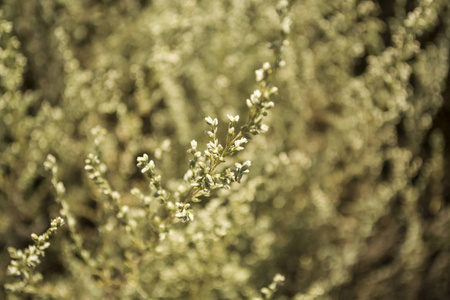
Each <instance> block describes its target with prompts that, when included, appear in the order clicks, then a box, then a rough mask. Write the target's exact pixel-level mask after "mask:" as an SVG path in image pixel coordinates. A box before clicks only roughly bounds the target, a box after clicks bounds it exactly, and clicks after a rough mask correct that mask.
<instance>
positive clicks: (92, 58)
mask: <svg viewBox="0 0 450 300" xmlns="http://www.w3.org/2000/svg"><path fill="white" fill-rule="evenodd" d="M289 5H290V12H289V15H290V17H291V19H292V28H291V34H290V37H289V42H290V45H289V47H288V48H287V49H286V52H285V61H286V67H285V68H283V69H282V70H281V71H280V72H279V73H278V74H277V77H276V82H275V85H276V86H278V88H279V95H278V96H276V99H275V108H274V109H273V110H272V111H271V112H270V114H269V116H268V119H267V121H266V124H268V125H269V127H270V130H269V132H268V133H267V134H265V135H261V136H257V137H255V138H254V139H253V140H252V141H251V142H250V143H249V145H248V146H247V148H246V150H245V151H244V152H243V153H241V154H240V155H239V156H238V157H237V158H236V159H235V160H230V164H233V163H234V162H235V161H244V160H247V159H248V160H251V161H252V166H251V169H250V174H249V175H248V176H247V177H246V178H245V179H244V180H243V181H242V182H241V184H240V185H236V186H233V188H232V190H230V191H219V192H215V193H213V194H212V195H211V198H209V199H205V200H204V201H203V202H202V203H199V204H195V205H194V214H195V216H196V219H195V221H194V222H192V223H189V224H180V223H175V224H172V225H170V224H166V225H167V227H168V229H167V232H166V233H167V237H166V239H164V240H161V241H160V242H159V243H158V244H155V245H154V246H152V247H151V251H150V252H149V253H139V251H137V250H136V251H135V250H134V248H133V247H134V245H133V244H132V243H131V242H130V238H129V237H128V235H130V233H129V232H127V231H126V230H123V229H120V228H118V229H117V230H112V231H111V230H109V231H108V230H107V226H105V223H103V221H104V219H102V218H100V217H99V215H100V214H101V211H102V205H101V203H102V201H104V198H103V196H102V195H101V193H99V192H98V191H97V189H96V187H95V186H94V185H92V184H91V183H90V182H89V180H88V178H87V175H86V174H85V172H84V161H85V159H86V157H87V155H88V154H89V153H91V152H97V153H100V154H101V159H102V161H103V162H104V164H105V167H107V171H106V173H105V176H106V177H107V179H108V180H109V182H110V184H111V186H112V187H113V189H114V190H117V191H118V192H120V194H121V201H122V203H123V204H126V205H128V206H129V207H130V208H131V211H132V213H134V215H133V214H132V215H131V216H132V218H135V220H136V222H137V224H138V228H137V229H136V231H137V232H138V233H136V235H137V236H141V237H142V236H144V237H145V236H152V234H151V233H148V232H147V231H148V230H149V229H148V228H152V227H151V226H153V225H152V224H153V223H152V222H153V221H152V220H148V219H146V218H145V215H143V213H142V211H143V210H142V209H141V208H140V206H139V205H140V202H139V199H137V198H136V197H135V196H133V195H132V193H131V192H130V191H131V189H132V188H136V187H137V188H140V189H141V190H142V191H143V192H144V193H148V194H149V195H150V193H149V192H148V187H147V186H148V183H147V181H146V179H145V178H144V176H142V174H141V173H140V171H139V169H138V168H137V167H136V158H137V156H139V155H142V153H144V152H145V153H148V154H149V156H150V157H151V159H153V160H155V163H156V165H157V168H158V172H160V173H161V174H162V177H163V183H164V185H165V186H166V188H167V189H168V190H169V191H172V192H175V191H176V189H177V186H178V185H179V184H180V181H182V179H183V174H184V173H185V172H186V171H187V169H188V154H187V153H186V150H187V149H188V148H189V147H190V144H189V142H190V141H191V140H193V139H195V140H197V141H198V143H199V148H201V149H203V148H204V145H205V144H206V143H207V141H208V139H207V136H206V135H205V134H204V131H205V130H207V127H206V125H205V124H204V118H205V117H206V116H211V117H213V118H214V117H217V118H218V119H219V128H220V131H219V134H220V136H221V137H224V136H225V132H226V126H227V125H226V124H227V123H226V122H227V118H226V115H227V114H230V115H236V114H239V115H241V123H243V122H244V121H245V116H246V114H247V107H246V105H245V99H246V98H248V97H249V95H250V94H251V93H252V92H253V91H254V90H255V89H256V88H257V84H256V83H255V73H254V71H255V70H256V69H258V68H261V65H262V63H263V62H265V61H269V60H271V58H272V56H271V55H272V54H271V50H270V49H269V47H268V43H269V42H271V41H273V40H276V39H277V37H278V34H279V26H280V25H279V18H278V15H277V13H276V9H275V7H276V1H263V0H221V1H202V0H183V1H181V0H174V1H162V0H140V1H138V0H120V1H119V0H103V1H100V0H97V1H95V0H80V1H69V0H40V1H29V0H3V1H1V2H0V10H1V15H0V92H1V97H0V270H2V271H1V272H0V283H1V286H2V290H1V294H0V298H3V296H5V297H7V296H6V291H5V289H4V288H3V284H4V283H6V282H10V281H11V280H13V279H12V278H9V277H8V276H7V272H6V269H7V266H8V264H9V262H10V258H9V255H8V252H7V248H8V247H10V246H12V247H16V248H25V247H27V246H28V245H29V244H31V243H32V240H31V237H30V235H31V233H33V232H34V233H38V234H40V233H42V232H44V231H45V230H46V228H48V226H49V223H50V220H51V219H52V218H54V217H56V216H58V215H59V210H60V205H59V204H58V203H57V201H55V193H54V189H53V187H52V185H51V183H50V178H51V176H50V175H49V174H48V173H47V172H46V171H45V170H44V167H43V163H44V161H45V159H46V157H47V155H48V154H49V153H51V154H53V155H54V156H55V157H56V158H57V161H58V168H59V169H58V170H59V173H58V176H59V180H61V181H62V182H63V183H64V185H65V188H66V193H65V195H64V199H65V201H67V203H68V205H69V206H70V210H71V213H72V214H73V215H74V216H75V219H76V221H77V223H76V229H77V232H78V233H79V235H80V236H81V237H82V240H83V247H84V249H86V251H88V252H89V253H90V256H91V257H92V259H93V260H94V261H96V263H97V264H98V266H97V267H96V268H97V269H96V272H98V273H100V274H101V276H100V277H101V278H102V279H101V280H99V279H98V278H97V277H98V276H97V277H96V275H93V271H92V267H90V266H87V265H86V264H84V263H83V261H82V260H81V259H80V257H79V255H77V254H76V253H74V251H72V250H73V249H72V248H71V247H72V246H71V244H73V243H72V241H71V238H70V234H69V232H68V230H67V228H62V229H61V230H60V231H59V232H58V233H57V234H56V235H55V236H53V237H52V239H51V247H50V248H49V249H48V250H47V254H46V257H45V258H43V259H42V264H41V265H40V266H38V271H39V272H41V273H42V274H43V278H44V279H43V281H42V282H41V283H39V285H38V287H39V289H38V290H34V291H32V292H30V294H29V295H28V296H26V295H24V294H19V295H17V296H14V295H12V294H9V296H8V297H9V298H11V299H22V298H26V297H29V298H33V299H34V298H37V299H38V298H46V299H49V298H55V299H111V298H118V299H251V298H252V297H258V296H260V295H261V293H260V289H261V288H262V287H264V286H267V285H269V284H270V282H271V281H272V278H273V276H274V275H275V274H276V273H281V274H283V275H284V276H285V278H286V280H285V283H284V285H282V286H281V287H280V288H279V291H277V293H276V294H275V296H274V298H275V299H386V300H388V299H449V298H450V285H449V282H450V238H449V229H450V181H449V178H450V177H449V176H450V174H449V171H450V166H449V158H450V152H449V146H448V145H449V139H450V128H449V126H450V96H449V95H450V94H449V90H448V86H449V84H450V81H449V76H448V70H449V57H450V52H449V49H450V48H449V47H450V4H449V3H448V1H445V0H434V1H431V0H415V1H414V0H392V1H388V0H377V1H375V0H373V1H372V0H338V1H326V0H297V1H290V2H289ZM97 126H100V127H101V128H104V129H105V134H104V140H103V142H102V143H100V145H96V143H95V141H94V139H95V136H93V135H92V133H91V131H92V129H93V128H95V127H97ZM154 206H155V207H156V208H155V209H157V204H156V203H155V205H154ZM166 225H165V226H166ZM170 226H171V227H170ZM105 228H106V229H105ZM71 249H72V250H71Z"/></svg>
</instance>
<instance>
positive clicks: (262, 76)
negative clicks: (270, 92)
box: [255, 69, 264, 82]
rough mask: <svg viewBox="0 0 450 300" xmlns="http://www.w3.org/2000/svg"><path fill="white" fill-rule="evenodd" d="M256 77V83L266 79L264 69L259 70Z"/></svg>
mask: <svg viewBox="0 0 450 300" xmlns="http://www.w3.org/2000/svg"><path fill="white" fill-rule="evenodd" d="M255 75H256V81H258V82H260V81H262V80H263V79H264V70H263V69H258V70H256V71H255Z"/></svg>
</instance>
